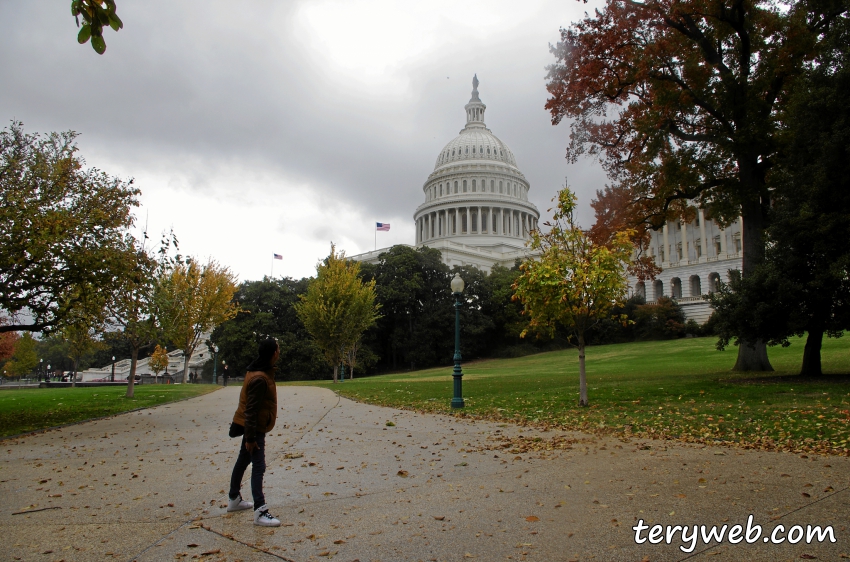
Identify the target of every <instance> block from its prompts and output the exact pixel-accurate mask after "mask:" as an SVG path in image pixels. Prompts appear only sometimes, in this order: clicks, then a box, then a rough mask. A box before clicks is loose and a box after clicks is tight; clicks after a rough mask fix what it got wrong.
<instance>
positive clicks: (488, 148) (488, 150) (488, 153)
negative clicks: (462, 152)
mask: <svg viewBox="0 0 850 562" xmlns="http://www.w3.org/2000/svg"><path fill="white" fill-rule="evenodd" d="M487 156H490V147H489V146H488V147H487Z"/></svg>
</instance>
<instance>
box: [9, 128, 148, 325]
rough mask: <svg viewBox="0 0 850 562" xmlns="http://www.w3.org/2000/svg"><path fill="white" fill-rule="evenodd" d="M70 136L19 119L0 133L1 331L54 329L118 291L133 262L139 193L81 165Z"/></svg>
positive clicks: (130, 185)
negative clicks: (39, 130)
mask: <svg viewBox="0 0 850 562" xmlns="http://www.w3.org/2000/svg"><path fill="white" fill-rule="evenodd" d="M76 136H77V135H76V133H73V132H67V133H51V134H49V135H47V136H39V135H28V134H25V133H24V132H23V126H22V125H21V123H18V122H13V123H12V125H11V126H10V127H9V128H7V129H4V130H3V131H2V132H0V240H3V243H2V244H0V312H3V313H5V314H6V315H7V316H8V317H9V322H7V323H5V324H3V325H0V333H2V332H14V331H33V332H39V331H41V332H49V331H51V330H56V329H59V328H61V327H62V326H63V324H65V323H67V321H68V319H69V318H70V317H72V316H73V313H74V309H75V308H79V307H81V306H84V305H85V304H84V303H85V301H86V300H88V299H90V298H94V297H95V296H97V297H103V296H111V295H115V294H117V293H118V291H119V290H120V288H121V286H122V283H123V281H124V280H125V279H126V277H127V275H128V274H129V273H130V272H131V271H132V268H133V266H134V263H135V256H134V252H133V246H132V237H131V236H130V235H129V232H128V229H129V228H130V227H131V226H132V224H133V220H134V219H133V215H132V214H131V209H132V208H133V207H135V206H137V205H138V199H137V197H138V195H139V191H138V190H137V189H135V188H134V187H132V181H122V180H119V179H117V178H114V177H111V176H108V175H107V174H105V173H103V172H101V171H99V170H97V169H84V164H85V162H84V160H83V159H82V158H81V157H80V156H79V155H78V154H77V146H76V144H75V138H76ZM22 313H23V314H22ZM18 319H25V320H23V321H22V322H18V321H17V320H18Z"/></svg>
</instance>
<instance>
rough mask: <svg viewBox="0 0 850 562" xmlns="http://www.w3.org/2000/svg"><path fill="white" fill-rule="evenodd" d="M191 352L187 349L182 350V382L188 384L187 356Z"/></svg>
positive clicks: (188, 356)
mask: <svg viewBox="0 0 850 562" xmlns="http://www.w3.org/2000/svg"><path fill="white" fill-rule="evenodd" d="M191 356H192V352H191V351H189V350H188V349H184V350H183V384H189V358H190V357H191Z"/></svg>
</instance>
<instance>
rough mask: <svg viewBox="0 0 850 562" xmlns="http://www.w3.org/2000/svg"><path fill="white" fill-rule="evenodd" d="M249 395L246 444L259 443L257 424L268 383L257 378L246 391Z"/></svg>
mask: <svg viewBox="0 0 850 562" xmlns="http://www.w3.org/2000/svg"><path fill="white" fill-rule="evenodd" d="M245 392H246V394H247V396H246V404H245V443H255V442H256V441H257V423H258V420H257V418H258V416H259V413H260V405H261V404H262V403H263V398H265V395H266V381H264V380H263V379H262V378H260V377H257V378H255V379H254V380H252V381H251V382H250V383H249V384H248V388H247V389H245Z"/></svg>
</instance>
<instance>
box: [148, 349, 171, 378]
mask: <svg viewBox="0 0 850 562" xmlns="http://www.w3.org/2000/svg"><path fill="white" fill-rule="evenodd" d="M148 367H150V369H151V371H153V374H154V376H155V377H156V380H157V381H159V374H160V373H161V372H162V371H164V370H165V369H166V367H168V352H167V351H166V350H165V348H164V347H161V346H159V345H157V346H156V347H155V348H154V350H153V353H151V358H150V359H149V360H148Z"/></svg>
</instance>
